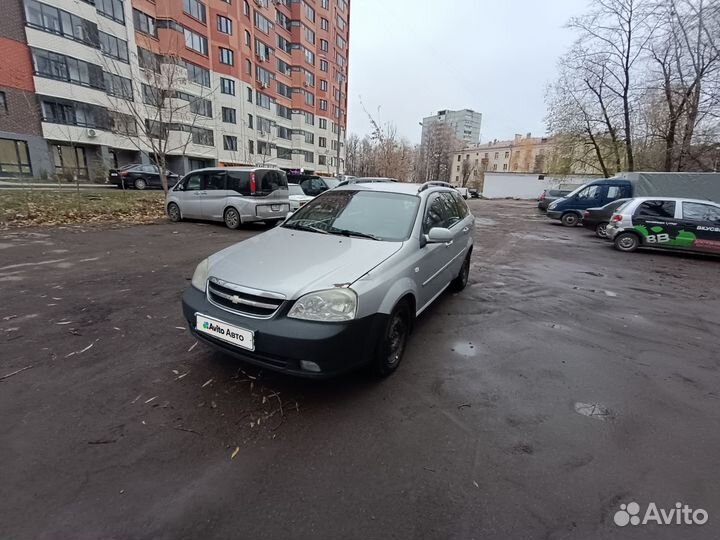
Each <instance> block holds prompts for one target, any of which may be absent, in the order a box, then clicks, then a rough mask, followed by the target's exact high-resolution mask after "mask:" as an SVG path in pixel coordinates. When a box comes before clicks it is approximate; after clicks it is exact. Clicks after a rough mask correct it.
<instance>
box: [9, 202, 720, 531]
mask: <svg viewBox="0 0 720 540" xmlns="http://www.w3.org/2000/svg"><path fill="white" fill-rule="evenodd" d="M470 206H471V209H472V211H473V212H474V214H475V215H476V217H477V223H476V231H475V251H474V253H473V264H472V271H471V276H470V285H469V286H468V287H467V288H466V289H465V291H463V292H462V293H460V294H455V295H453V294H450V293H447V294H445V295H443V296H442V297H441V298H440V299H439V301H437V302H436V303H435V304H434V305H433V306H432V307H431V308H430V309H429V310H428V311H427V312H426V313H424V314H423V316H422V317H421V318H420V320H419V321H418V324H417V325H416V328H415V332H414V334H413V336H412V338H411V342H410V344H409V348H408V350H407V353H406V356H405V358H404V360H403V364H402V365H401V366H400V368H399V370H398V372H397V373H396V374H394V375H393V376H392V377H390V378H388V379H386V380H384V381H382V382H377V381H375V380H374V379H372V378H371V377H370V376H367V375H365V374H362V373H359V374H355V375H351V376H347V377H343V378H341V379H337V380H331V381H306V380H298V379H293V378H289V377H286V376H282V375H277V374H273V373H267V372H260V371H258V370H257V369H253V368H249V367H247V366H244V365H242V364H239V363H238V362H237V361H235V360H232V359H229V358H226V357H224V356H222V355H220V354H217V353H212V352H210V351H209V350H208V349H206V348H205V347H204V346H203V345H200V344H197V345H196V344H195V340H194V339H193V338H191V337H190V336H189V335H188V333H187V332H186V331H185V330H184V329H183V326H184V322H183V318H182V314H181V309H180V295H181V293H182V291H183V289H184V287H186V286H187V285H188V284H189V281H190V278H191V275H192V272H193V270H194V267H195V264H196V263H197V262H198V261H200V260H201V259H202V258H204V257H205V256H207V255H209V254H210V253H212V252H214V251H217V250H219V249H221V248H223V247H225V246H228V245H229V244H231V243H233V242H237V241H239V240H242V239H244V238H247V237H249V236H250V235H253V234H257V233H258V232H261V231H262V230H263V229H262V227H257V228H252V229H244V230H241V231H229V230H227V229H225V228H223V227H222V226H220V225H214V224H202V223H179V224H170V223H166V224H158V225H146V226H135V227H103V228H93V229H90V228H88V229H83V228H80V227H74V228H65V229H62V228H60V229H58V228H55V229H18V230H11V231H3V232H0V351H1V352H0V377H3V378H2V379H0V411H2V414H1V415H0V475H1V476H2V480H1V481H0V538H1V539H3V540H6V539H23V540H25V539H30V538H38V539H60V538H74V539H99V538H103V539H140V538H143V539H144V538H153V539H173V540H177V539H183V538H188V539H190V538H193V539H194V538H203V539H226V538H273V539H274V538H277V539H283V540H285V539H290V538H293V539H294V538H298V539H332V540H336V539H338V538H345V539H375V538H378V539H379V538H397V539H409V538H423V539H424V538H428V539H429V538H432V539H435V538H437V539H449V538H457V539H463V540H464V539H473V538H477V539H481V538H501V539H511V538H512V539H521V538H528V539H530V538H532V539H535V538H547V539H561V538H582V539H596V538H597V539H600V538H603V539H605V538H619V539H625V538H629V539H633V538H652V539H665V538H667V539H678V538H683V539H695V538H698V539H700V538H702V539H709V538H718V537H720V487H719V486H720V451H718V449H720V353H719V352H718V351H720V260H719V259H717V258H715V259H713V258H711V257H701V256H692V255H678V254H675V253H661V252H657V253H648V252H645V253H642V252H641V253H635V254H624V253H619V252H617V251H615V250H613V249H612V248H611V247H610V244H609V243H605V242H603V241H601V240H599V239H596V238H594V237H593V236H592V235H591V233H589V232H588V231H586V230H584V229H582V228H576V229H566V228H562V227H560V226H558V225H555V224H553V223H550V222H549V221H548V220H547V219H546V218H544V217H542V216H540V215H539V214H537V212H536V210H535V208H534V205H533V204H532V203H528V202H518V201H495V202H490V201H471V202H470ZM292 271H293V269H292V267H289V268H288V273H292ZM348 347H352V344H350V343H349V344H348ZM630 501H636V502H638V503H640V505H641V506H645V505H647V504H649V503H650V502H655V503H656V504H657V505H658V507H663V508H668V509H669V508H673V507H674V505H675V503H676V502H682V503H683V504H688V505H690V506H691V507H693V508H702V509H705V510H706V511H707V512H708V514H709V520H708V522H707V523H706V524H705V525H703V526H698V525H672V526H667V525H665V526H662V525H652V524H648V525H640V526H631V525H630V526H626V527H624V528H621V527H618V526H617V525H615V524H614V523H613V516H614V514H615V512H616V511H617V510H619V505H620V504H621V503H628V502H630Z"/></svg>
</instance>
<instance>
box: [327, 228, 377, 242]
mask: <svg viewBox="0 0 720 540" xmlns="http://www.w3.org/2000/svg"><path fill="white" fill-rule="evenodd" d="M328 232H329V233H330V234H341V235H343V236H357V237H359V238H369V239H370V240H381V238H380V237H379V236H375V235H374V234H370V233H364V232H359V231H350V230H348V229H338V228H335V227H332V228H331V229H330V230H329V231H328Z"/></svg>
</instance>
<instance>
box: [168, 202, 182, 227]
mask: <svg viewBox="0 0 720 540" xmlns="http://www.w3.org/2000/svg"><path fill="white" fill-rule="evenodd" d="M167 215H168V218H170V221H172V222H174V223H177V222H178V221H182V214H181V213H180V207H179V206H178V205H177V204H175V203H174V202H171V203H170V204H168V206H167Z"/></svg>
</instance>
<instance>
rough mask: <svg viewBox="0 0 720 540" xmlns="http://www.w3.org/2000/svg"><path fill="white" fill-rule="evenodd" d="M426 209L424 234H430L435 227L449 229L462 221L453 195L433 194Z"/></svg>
mask: <svg viewBox="0 0 720 540" xmlns="http://www.w3.org/2000/svg"><path fill="white" fill-rule="evenodd" d="M426 208H427V210H425V217H424V218H423V233H424V234H428V233H429V232H430V229H432V228H433V227H442V228H445V229H449V228H451V227H452V226H453V225H455V223H457V222H458V221H460V219H461V218H460V214H459V212H458V207H457V204H456V202H455V200H454V199H453V197H452V194H451V193H433V194H432V195H430V197H429V198H428V202H427V207H426Z"/></svg>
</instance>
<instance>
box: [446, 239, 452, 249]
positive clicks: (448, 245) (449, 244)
mask: <svg viewBox="0 0 720 540" xmlns="http://www.w3.org/2000/svg"><path fill="white" fill-rule="evenodd" d="M453 242H454V240H450V241H449V242H445V246H447V247H450V246H452V245H453Z"/></svg>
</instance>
